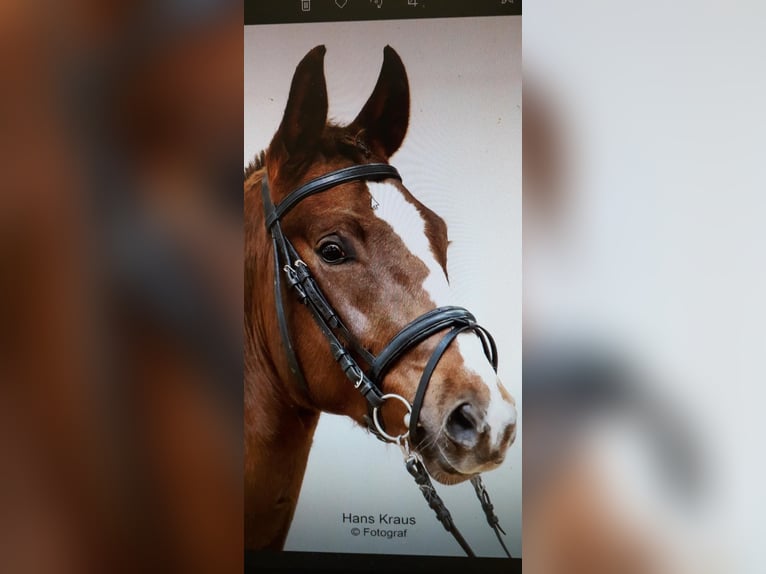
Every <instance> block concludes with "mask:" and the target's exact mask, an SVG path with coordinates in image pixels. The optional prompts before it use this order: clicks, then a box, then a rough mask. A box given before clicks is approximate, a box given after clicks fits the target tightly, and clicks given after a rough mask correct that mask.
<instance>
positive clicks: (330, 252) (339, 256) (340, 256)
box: [319, 241, 346, 263]
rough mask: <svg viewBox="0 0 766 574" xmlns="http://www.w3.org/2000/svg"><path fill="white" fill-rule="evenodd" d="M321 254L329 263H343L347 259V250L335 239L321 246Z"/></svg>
mask: <svg viewBox="0 0 766 574" xmlns="http://www.w3.org/2000/svg"><path fill="white" fill-rule="evenodd" d="M319 254H320V255H321V256H322V259H324V260H325V261H326V262H327V263H343V262H344V261H345V260H346V252H345V251H343V248H342V247H341V246H340V245H338V244H337V243H335V242H333V241H328V242H327V243H325V244H324V245H322V246H321V247H320V248H319Z"/></svg>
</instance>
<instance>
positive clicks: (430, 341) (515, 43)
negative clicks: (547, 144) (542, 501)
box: [244, 0, 522, 571]
mask: <svg viewBox="0 0 766 574" xmlns="http://www.w3.org/2000/svg"><path fill="white" fill-rule="evenodd" d="M270 5H272V6H270ZM245 6H246V7H245V20H246V25H245V100H244V102H245V109H244V118H245V122H244V129H245V133H244V142H245V149H244V165H245V167H246V170H245V229H246V248H245V270H246V271H245V273H246V276H245V345H246V347H245V365H246V366H245V437H244V440H245V505H246V507H245V546H246V553H247V558H248V562H247V563H248V564H251V565H253V564H258V560H259V558H258V557H259V556H262V555H265V554H268V555H269V556H271V558H270V559H274V558H275V556H274V555H273V554H271V553H272V552H278V553H279V554H278V555H283V556H290V555H296V556H297V555H300V556H308V554H303V553H313V554H311V555H312V556H314V555H316V556H319V555H320V553H321V554H331V555H336V556H350V557H351V558H353V556H354V555H375V556H384V555H386V556H388V555H391V556H410V557H412V556H419V557H451V556H465V555H466V554H467V551H466V550H465V549H464V548H463V547H461V544H460V543H459V542H458V541H457V539H456V537H455V536H453V535H451V534H450V533H449V532H448V531H447V529H445V527H444V526H443V525H442V524H441V523H440V522H439V520H438V519H437V515H436V513H435V512H434V510H433V509H432V508H431V507H429V502H428V500H430V501H431V503H432V506H433V505H436V506H437V510H438V509H440V508H446V509H448V512H449V515H450V516H451V520H452V521H453V522H454V525H455V527H456V529H457V531H458V532H459V536H461V537H462V538H464V540H465V541H466V543H467V545H468V546H469V547H470V552H472V553H474V554H475V556H476V557H481V558H484V559H489V558H500V557H503V558H504V557H505V556H506V553H505V552H504V550H503V547H502V545H501V542H500V541H499V540H498V537H499V538H500V539H501V540H502V543H503V544H505V546H506V547H507V549H508V551H509V553H510V555H511V556H513V558H514V559H515V560H514V563H518V562H519V560H518V559H520V558H521V512H522V509H521V500H522V499H521V486H522V465H521V461H522V458H521V447H522V432H521V419H522V417H521V413H522V401H521V399H522V396H521V4H520V2H513V1H508V0H497V1H496V2H491V3H490V2H487V3H481V2H479V3H473V2H470V3H469V2H465V3H459V2H444V3H442V2H435V1H432V2H426V1H425V0H424V1H419V0H418V1H415V0H400V1H398V2H394V1H392V0H364V1H362V0H329V1H319V0H295V1H294V2H292V1H291V2H249V3H248V2H246V5H245ZM369 164H386V165H391V166H393V167H395V168H396V170H397V171H398V175H399V177H400V178H401V179H399V178H397V177H392V176H391V173H390V172H386V174H385V175H375V174H372V175H370V174H366V173H363V174H362V175H361V176H359V177H358V178H357V179H353V180H349V181H344V182H341V183H340V184H338V185H335V186H332V185H329V186H327V189H322V190H320V191H312V192H311V193H308V194H307V195H305V196H303V197H299V198H298V199H297V200H296V201H295V203H293V204H292V205H290V206H288V208H287V209H285V210H282V211H280V210H281V209H282V208H283V207H284V204H282V203H281V202H283V201H285V200H286V199H287V198H288V197H289V198H290V199H288V200H287V203H291V202H292V201H293V200H295V198H296V196H295V195H293V196H292V197H291V193H292V192H293V191H295V190H296V189H300V188H301V186H304V185H305V184H306V183H307V182H311V181H312V180H315V179H316V178H320V177H322V176H325V175H327V174H328V173H334V172H338V173H341V174H345V173H348V172H342V171H339V170H344V169H346V168H349V167H352V166H358V165H369ZM264 182H267V183H266V187H265V190H266V191H265V192H264ZM303 189H305V188H303ZM310 191H311V190H310ZM264 198H267V199H264ZM269 204H271V205H276V206H277V208H276V215H275V216H273V217H271V218H270V219H268V221H269V223H267V218H268V213H269V210H270V209H271V207H270V205H269ZM264 214H266V215H264ZM269 225H271V227H269ZM283 241H287V242H288V243H289V246H288V247H284V243H283ZM296 262H297V263H298V267H302V266H303V265H304V264H305V269H307V270H308V273H309V274H310V279H308V280H307V281H309V282H310V284H311V285H314V286H316V287H317V290H318V291H319V297H320V299H321V300H323V301H324V302H326V303H327V304H328V307H329V309H330V311H329V312H326V313H325V316H327V314H328V313H329V314H330V315H332V316H333V317H335V318H332V317H331V318H330V320H329V321H327V322H326V323H325V324H324V326H323V325H321V324H320V323H321V321H322V319H321V318H320V316H321V315H322V313H321V312H318V313H315V312H313V311H312V305H314V307H316V301H315V300H312V299H311V297H308V300H306V299H302V293H303V292H305V290H306V289H305V285H304V284H303V283H300V281H302V280H304V281H305V280H306V279H305V277H304V279H297V280H296V281H298V283H297V286H293V287H291V281H290V276H289V273H288V271H290V270H291V269H290V270H287V271H285V269H284V268H285V267H286V266H288V267H291V268H292V267H295V263H296ZM275 270H276V273H278V274H280V275H281V277H280V280H279V283H278V284H277V285H276V288H275V282H274V274H275ZM293 282H295V281H293ZM278 307H281V310H278ZM445 309H452V310H453V314H454V315H455V316H457V317H458V318H457V319H449V318H445V319H444V322H443V324H441V327H434V328H433V332H429V333H426V334H424V335H423V336H422V337H418V336H415V337H414V338H415V341H410V344H409V345H405V346H404V347H402V348H401V349H400V352H398V353H396V358H395V359H394V360H393V361H392V362H391V363H390V364H389V365H387V366H386V372H385V373H384V374H383V375H382V376H380V377H376V373H375V369H374V366H372V367H371V365H370V363H371V362H374V361H375V359H376V358H379V357H381V356H383V355H385V354H386V352H387V351H388V350H390V349H391V348H392V345H393V343H392V341H393V340H394V339H395V338H396V337H395V336H396V334H397V333H399V332H401V331H402V330H403V329H406V328H407V327H408V326H411V325H413V324H416V327H417V323H418V321H419V320H420V321H421V322H422V321H423V320H422V319H421V318H422V317H423V316H427V317H433V316H434V315H438V313H439V312H444V311H445ZM454 309H459V311H454ZM280 315H282V317H283V320H281V321H280V317H279V316H280ZM449 316H450V315H449V313H447V315H444V317H449ZM338 322H339V323H341V324H342V326H343V327H345V329H344V328H343V327H341V329H338V328H337V327H338ZM328 325H329V329H330V331H331V333H332V336H334V337H335V339H334V340H335V341H336V342H338V343H339V344H340V346H341V347H342V349H343V352H344V353H345V352H347V354H348V356H349V357H350V359H351V360H352V362H353V365H352V367H350V368H348V369H346V370H350V372H352V373H353V376H351V375H349V373H348V372H345V371H344V365H345V367H348V363H344V362H343V361H344V359H340V360H338V357H337V353H335V354H336V356H335V357H333V353H334V351H333V349H334V348H333V339H332V338H328V337H327V336H326V335H325V334H324V333H323V328H324V329H327V328H328ZM477 325H479V326H481V328H483V329H479V328H477V327H476V326H477ZM453 331H455V333H454V336H453ZM458 331H459V332H458ZM415 333H416V334H417V329H415ZM487 334H489V335H487ZM492 343H494V346H495V347H496V353H494V355H495V357H494V359H495V360H496V363H497V364H496V371H495V370H494V369H493V366H492V363H493V352H492V346H493V345H492ZM394 346H395V345H394ZM440 346H441V347H442V348H441V349H440V348H439V347H440ZM288 347H292V348H293V351H292V353H291V352H290V350H289V348H288ZM440 352H441V353H442V354H439V353H440ZM291 354H292V360H291V356H290V355H291ZM429 366H430V367H431V370H430V371H429ZM424 372H427V374H430V378H428V377H424V375H423V373H424ZM362 374H364V376H362ZM357 375H359V380H357ZM424 378H428V380H424ZM363 379H364V380H363ZM367 381H369V382H370V385H372V386H374V387H375V389H374V390H373V391H371V393H372V394H373V395H374V394H375V392H377V393H378V396H380V395H383V396H385V397H386V398H385V399H384V400H383V402H382V406H380V407H379V408H377V409H376V408H374V406H373V404H371V402H370V399H369V396H363V394H362V392H361V391H363V390H364V389H365V388H366V387H365V385H366V384H367ZM421 387H422V388H421ZM418 394H420V395H421V397H420V399H421V408H420V410H419V412H417V413H411V412H410V411H411V409H412V408H413V407H412V405H413V404H415V403H416V402H418V401H417V399H418V396H417V395H418ZM413 416H419V418H418V420H417V422H416V424H415V425H414V426H412V427H411V426H409V425H410V423H411V422H412V421H411V419H412V417H413ZM376 421H377V422H376ZM380 431H383V432H385V433H386V434H388V435H389V437H390V439H394V440H388V441H382V440H378V438H377V437H376V436H375V435H376V433H379V432H380ZM413 461H417V462H418V463H420V464H421V465H422V466H421V467H420V468H423V469H425V473H427V480H428V481H429V482H428V484H426V485H424V484H423V483H422V482H421V484H420V486H419V485H418V484H416V481H415V477H413V474H412V473H411V472H408V469H407V465H406V463H407V462H410V463H412V462H413ZM410 470H412V467H411V468H410ZM476 476H480V477H481V479H482V481H483V485H484V486H485V487H486V492H487V493H489V496H490V497H491V504H492V505H493V512H494V514H495V515H496V516H497V518H498V519H499V525H500V526H501V527H502V529H503V531H504V534H502V533H496V531H495V530H493V528H491V527H490V525H489V524H488V518H487V515H486V514H485V512H484V511H483V510H482V503H481V501H480V499H479V498H478V497H477V492H476V487H477V485H478V483H477V482H476V481H475V480H474V481H472V480H471V478H474V477H476ZM431 485H432V486H433V490H431ZM434 492H435V493H437V495H438V497H439V498H438V499H437V500H441V502H442V503H443V505H442V506H440V505H439V504H438V502H437V503H435V502H434V498H433V495H432V493H434ZM485 502H486V501H485ZM264 551H266V552H264ZM487 562H489V561H487ZM498 564H500V562H498ZM502 564H504V568H505V570H504V571H508V570H507V568H508V563H507V562H505V561H503V562H502Z"/></svg>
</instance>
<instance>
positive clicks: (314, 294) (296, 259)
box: [261, 163, 510, 557]
mask: <svg viewBox="0 0 766 574" xmlns="http://www.w3.org/2000/svg"><path fill="white" fill-rule="evenodd" d="M384 179H396V180H399V181H401V176H400V175H399V172H398V171H397V170H396V168H394V167H393V166H391V165H389V164H385V163H370V164H360V165H354V166H351V167H346V168H342V169H338V170H335V171H332V172H330V173H327V174H325V175H322V176H320V177H317V178H315V179H312V180H311V181H309V182H307V183H305V184H303V185H302V186H300V187H299V188H297V189H295V190H294V191H292V192H291V193H290V194H288V195H287V197H285V198H284V199H283V200H282V201H281V202H280V203H279V204H277V205H275V204H274V203H273V201H272V199H271V192H270V188H269V183H268V174H267V173H264V175H263V179H262V183H261V193H262V197H263V208H264V215H265V223H266V229H267V230H268V231H269V233H270V235H271V240H272V247H273V251H274V264H275V267H274V297H275V302H276V312H277V322H278V323H279V332H280V336H281V338H282V343H283V346H284V349H285V353H286V355H287V363H288V366H289V369H290V372H291V373H292V375H293V377H294V378H295V379H296V381H297V382H298V386H299V387H300V388H301V392H302V393H303V394H304V396H306V397H307V398H308V399H309V400H310V392H309V388H308V385H307V383H306V378H305V376H304V375H303V370H302V369H301V366H300V363H299V361H298V357H297V354H296V351H295V347H294V345H293V342H292V338H291V336H290V331H289V328H288V325H287V317H286V314H285V308H284V299H283V293H282V291H283V289H282V279H281V275H282V274H281V273H280V269H281V270H282V272H283V273H284V275H285V278H286V280H287V285H288V287H289V288H290V289H292V291H293V292H294V293H295V294H296V296H297V298H298V300H299V301H300V302H301V303H302V304H303V305H305V306H306V307H307V308H308V309H309V310H310V311H311V314H312V316H313V317H314V320H315V322H316V324H317V325H318V326H319V329H320V330H321V331H322V334H323V335H324V337H325V339H326V340H327V343H328V345H329V348H330V352H331V353H332V356H333V358H334V359H335V361H336V362H337V363H338V365H339V366H340V368H341V370H342V371H343V372H344V373H345V375H346V377H347V378H348V379H349V381H351V383H352V384H353V386H354V388H355V389H357V390H358V391H359V392H360V393H361V395H362V396H363V397H364V398H365V399H366V401H367V405H368V414H367V415H366V416H365V421H366V422H367V427H368V429H369V430H370V432H372V433H373V434H374V435H375V436H376V437H377V438H378V439H380V440H382V441H384V442H389V443H396V444H398V445H399V446H400V448H401V449H402V452H403V453H404V456H405V466H406V468H407V471H408V472H409V473H410V474H411V475H412V476H413V477H414V478H415V482H416V483H417V484H418V486H419V487H420V490H421V492H422V493H423V495H424V496H425V498H426V500H427V502H428V504H429V506H430V507H431V508H432V509H433V510H434V511H435V512H436V516H437V518H438V519H439V520H440V521H441V523H442V524H443V525H444V527H445V529H447V531H448V532H450V533H451V534H452V535H453V536H454V537H455V539H456V540H457V541H458V543H459V544H460V545H461V547H462V548H463V550H464V551H465V552H466V554H468V555H469V556H474V553H473V551H472V550H471V548H470V546H469V545H468V543H467V542H466V541H465V539H464V538H463V537H462V535H461V534H460V532H459V531H458V530H457V527H456V526H455V524H454V522H453V521H452V518H451V516H450V513H449V511H448V510H447V508H446V507H445V506H444V503H443V502H442V500H441V498H440V497H439V495H438V494H437V493H436V490H435V489H434V487H433V484H432V483H431V479H430V477H429V476H428V473H427V471H426V469H425V466H424V465H423V462H422V460H421V458H420V455H419V454H418V453H417V452H415V451H414V450H411V449H410V444H409V439H410V438H412V439H415V438H416V437H417V436H418V433H419V430H418V428H419V427H418V420H419V416H420V410H421V408H422V405H423V400H424V398H425V394H426V389H427V388H428V384H429V382H430V380H431V376H432V375H433V372H434V370H435V369H436V366H437V365H438V363H439V361H440V360H441V358H442V356H443V355H444V353H445V352H446V350H447V348H448V347H449V346H450V344H451V343H452V342H453V341H454V340H455V338H456V337H457V336H458V335H459V334H461V333H468V332H472V333H475V334H476V335H477V337H478V338H479V340H480V341H481V345H482V348H483V350H484V354H485V355H486V357H487V359H488V360H489V361H490V362H491V363H492V367H493V369H494V370H495V371H497V348H496V346H495V341H494V339H493V338H492V335H490V334H489V331H487V330H486V329H485V328H484V327H482V326H480V325H479V324H478V323H476V318H475V317H474V316H473V315H472V314H471V313H470V312H469V311H468V310H466V309H464V308H462V307H454V306H448V307H438V308H436V309H433V310H431V311H428V312H427V313H425V314H423V315H421V316H420V317H418V318H416V319H415V320H413V321H412V322H410V323H409V324H407V325H406V326H405V327H404V328H403V329H401V331H399V332H398V333H397V334H396V335H395V336H394V337H393V338H392V339H391V341H389V343H388V344H387V345H386V346H385V347H384V348H383V350H382V351H381V352H380V353H378V355H377V356H375V355H373V354H372V353H370V352H369V351H368V350H367V349H365V348H364V346H363V345H362V344H361V343H360V342H359V340H358V339H357V338H356V337H355V336H354V335H353V333H351V331H350V330H349V329H348V328H347V327H346V326H345V325H344V324H343V321H342V320H341V318H340V317H339V316H338V314H337V312H336V311H335V309H334V308H333V307H332V305H331V304H330V303H329V301H328V300H327V298H326V297H325V296H324V294H323V292H322V290H321V289H320V288H319V285H318V284H317V282H316V280H315V279H314V277H313V276H312V274H311V271H310V270H309V268H308V266H307V265H306V263H305V262H304V261H303V260H302V259H301V258H300V255H299V254H298V252H297V251H296V249H295V247H293V244H292V243H291V242H290V240H289V239H288V238H287V237H286V236H285V235H284V233H283V231H282V226H281V219H282V217H284V216H285V215H286V214H287V213H288V212H289V211H290V210H292V209H293V208H294V207H295V206H296V205H298V204H299V203H300V202H301V201H303V200H304V199H306V198H307V197H310V196H312V195H315V194H317V193H321V192H323V191H327V190H328V189H331V188H333V187H336V186H339V185H342V184H344V183H348V182H352V181H381V180H384ZM446 329H450V330H449V331H448V332H447V334H446V335H444V337H443V338H442V339H441V341H440V342H439V343H438V344H437V346H436V348H435V349H434V351H433V353H432V355H431V358H430V359H429V360H428V363H427V364H426V367H425V369H424V370H423V373H422V375H421V378H420V382H419V384H418V389H417V391H416V393H415V399H414V400H413V402H412V403H411V404H410V402H409V401H408V400H407V399H405V398H404V397H402V396H400V395H397V394H391V393H389V394H387V393H384V391H383V379H384V378H385V376H386V374H387V373H388V371H389V369H390V368H391V367H393V366H394V364H395V363H396V362H397V361H398V360H399V359H400V358H401V357H402V356H403V355H405V354H406V353H407V352H408V351H409V350H410V349H412V348H414V347H416V346H417V345H419V344H420V343H421V342H423V341H424V340H426V339H427V338H429V337H431V336H433V335H435V334H437V333H439V332H441V331H444V330H446ZM359 361H361V362H362V363H364V364H366V365H367V368H366V369H363V368H362V367H361V366H360V364H359ZM388 399H396V400H398V401H400V402H402V403H403V404H404V405H405V407H406V408H407V414H406V415H405V418H404V421H405V427H407V431H406V432H405V433H403V434H401V435H398V436H392V435H390V434H388V433H387V432H386V431H385V429H384V428H383V426H382V424H381V421H380V418H379V416H378V412H379V410H380V408H381V407H382V406H383V403H384V402H385V401H386V400H388ZM408 419H409V420H408ZM471 483H472V484H473V486H474V489H475V491H476V494H477V496H478V497H479V500H480V501H481V503H482V508H483V509H484V512H485V514H486V516H487V521H488V522H489V524H490V526H491V527H492V528H493V530H494V531H495V534H496V535H497V537H498V540H500V544H501V545H502V546H503V549H504V550H505V553H506V554H507V555H508V557H510V553H509V552H508V549H507V548H506V546H505V544H504V542H503V540H502V538H501V537H500V534H499V532H498V530H500V531H501V532H502V528H500V525H499V520H498V518H497V516H496V515H495V514H494V511H493V507H492V503H491V502H490V500H489V495H488V494H487V491H486V489H485V488H484V485H483V483H482V481H481V477H480V476H479V475H476V476H475V477H473V478H471ZM503 534H505V532H503Z"/></svg>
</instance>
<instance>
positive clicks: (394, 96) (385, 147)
mask: <svg viewBox="0 0 766 574" xmlns="http://www.w3.org/2000/svg"><path fill="white" fill-rule="evenodd" d="M409 121H410V85H409V82H408V81H407V71H406V70H405V69H404V64H403V63H402V59H401V58H400V57H399V54H397V53H396V51H395V50H394V49H393V48H392V47H391V46H386V47H385V49H384V50H383V66H382V67H381V69H380V75H379V76H378V82H377V84H375V89H374V90H373V91H372V95H371V96H370V99H368V100H367V103H366V104H364V107H363V108H362V111H361V112H359V115H358V116H357V117H356V119H355V120H354V121H353V122H351V124H350V126H349V128H350V129H351V130H352V131H357V132H360V133H361V135H362V137H363V139H364V140H365V141H366V142H367V144H368V145H369V146H370V147H372V149H373V150H375V152H377V153H378V154H380V155H382V156H384V157H385V158H389V157H391V156H392V155H393V154H394V152H396V150H398V149H399V146H400V145H402V141H404V136H405V134H406V133H407V126H408V125H409Z"/></svg>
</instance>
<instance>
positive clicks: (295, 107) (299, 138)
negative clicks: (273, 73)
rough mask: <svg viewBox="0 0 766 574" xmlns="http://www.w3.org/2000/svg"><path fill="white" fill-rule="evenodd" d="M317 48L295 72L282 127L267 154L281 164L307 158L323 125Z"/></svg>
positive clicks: (324, 88) (322, 51) (320, 61)
mask: <svg viewBox="0 0 766 574" xmlns="http://www.w3.org/2000/svg"><path fill="white" fill-rule="evenodd" d="M326 51H327V49H326V48H325V47H324V46H317V47H316V48H314V49H312V50H311V51H310V52H309V53H308V54H306V55H305V56H304V57H303V59H302V60H301V61H300V63H299V64H298V66H297V67H296V68H295V74H294V75H293V81H292V84H291V85H290V95H289V97H288V98H287V106H286V107H285V113H284V115H283V116H282V123H280V124H279V129H278V130H277V133H276V134H275V135H274V139H273V140H272V142H271V146H270V148H271V151H274V152H276V153H277V154H279V155H280V156H282V154H284V156H282V157H281V159H282V160H283V161H285V162H290V163H291V164H294V163H300V162H302V161H304V160H306V159H307V158H308V156H309V155H311V153H312V151H313V150H314V149H315V148H316V146H317V144H318V143H319V139H320V138H321V137H322V132H323V131H324V128H325V124H326V123H327V83H326V81H325V76H324V55H325V52H326Z"/></svg>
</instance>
